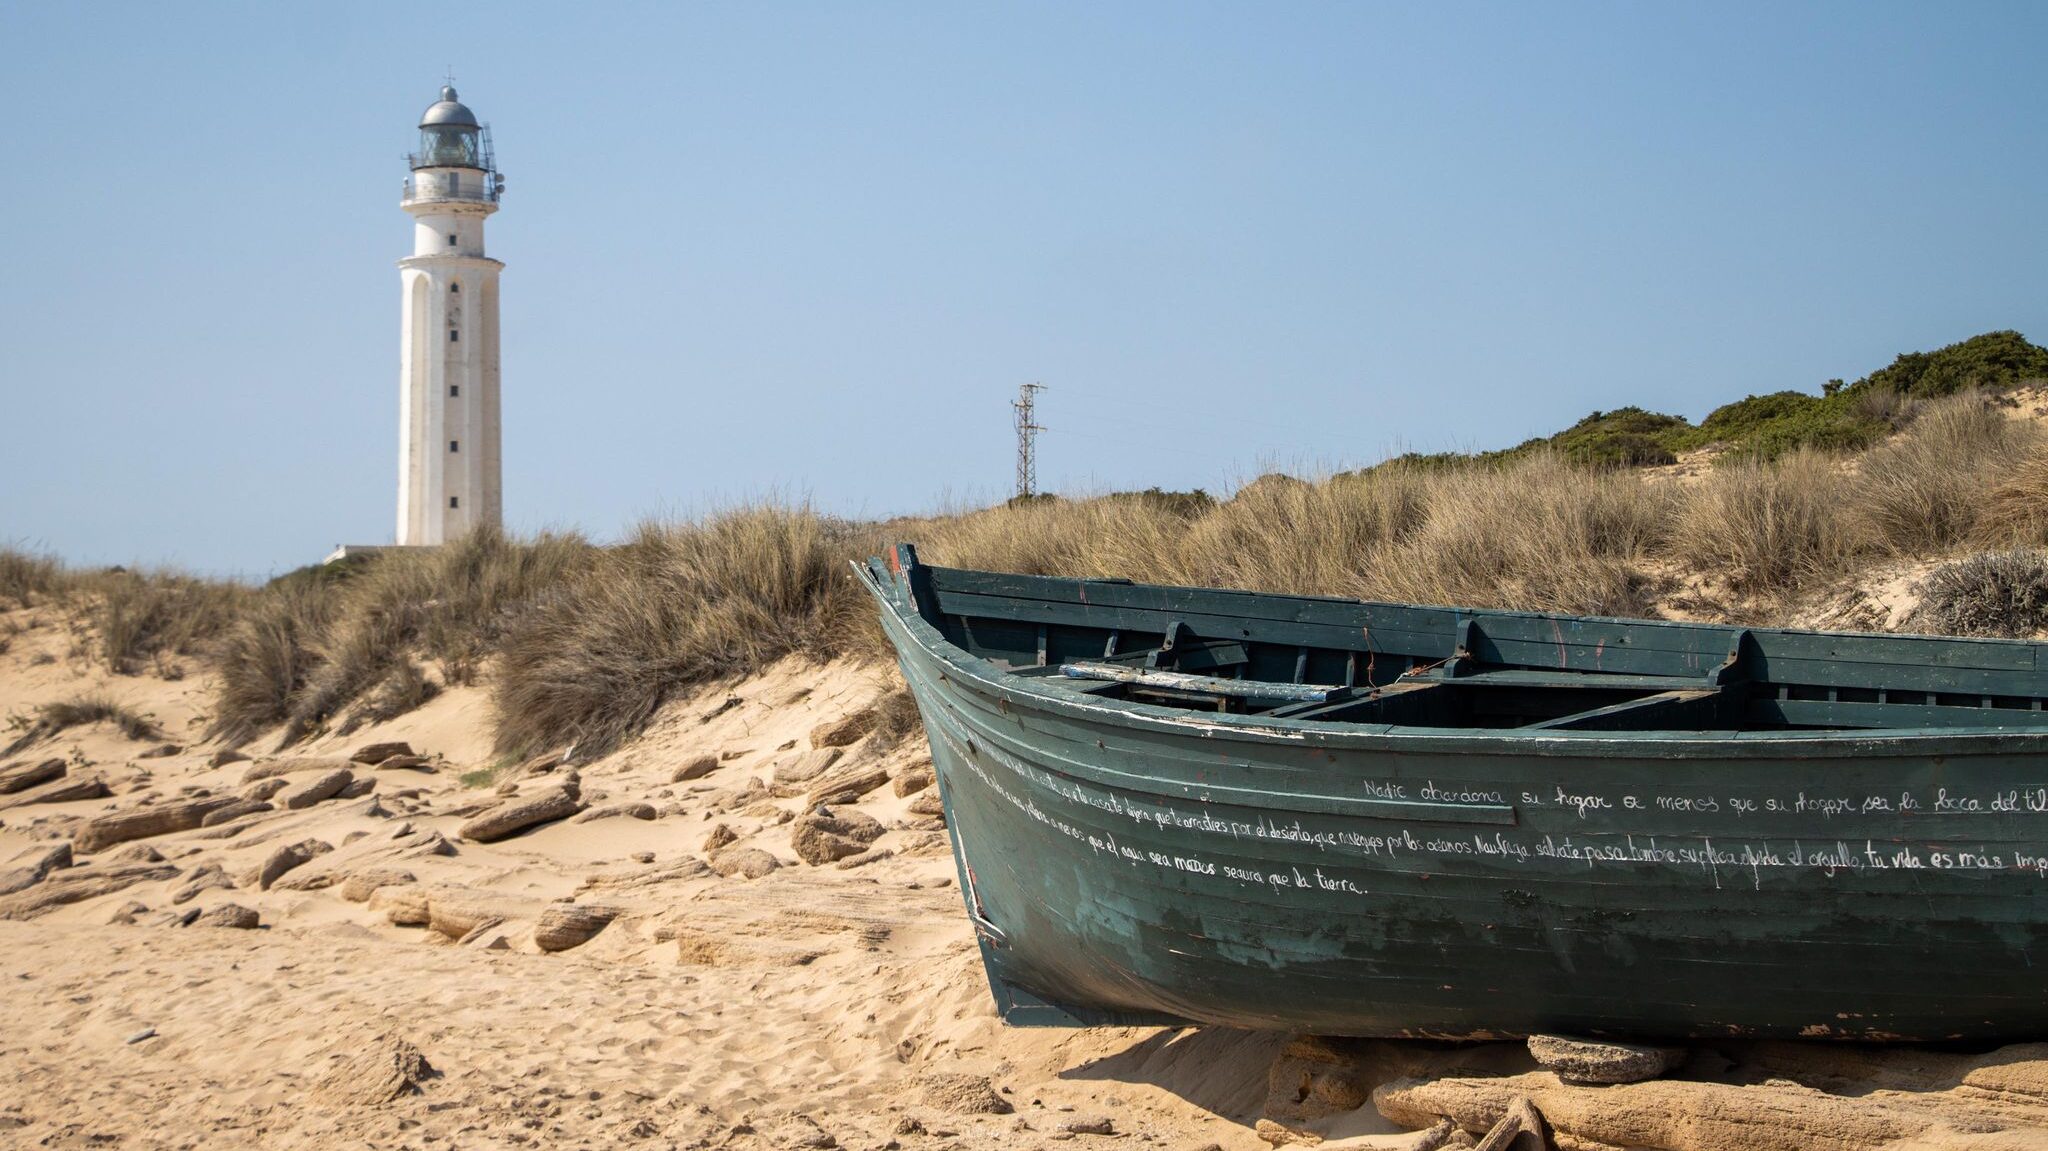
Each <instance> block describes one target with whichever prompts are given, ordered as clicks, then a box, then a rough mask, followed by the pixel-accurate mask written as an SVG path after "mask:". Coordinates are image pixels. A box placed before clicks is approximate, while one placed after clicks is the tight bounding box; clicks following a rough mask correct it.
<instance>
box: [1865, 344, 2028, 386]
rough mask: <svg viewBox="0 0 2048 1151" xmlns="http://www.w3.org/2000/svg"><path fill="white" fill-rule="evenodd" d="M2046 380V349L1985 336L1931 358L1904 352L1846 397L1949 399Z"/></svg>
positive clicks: (1956, 345) (1869, 376) (1925, 353)
mask: <svg viewBox="0 0 2048 1151" xmlns="http://www.w3.org/2000/svg"><path fill="white" fill-rule="evenodd" d="M2042 379H2048V348H2042V347H2038V346H2036V345H2034V344H2031V343H2029V342H2028V341H2027V338H2026V337H2025V336H2022V335H2020V334H2019V333H2018V332H2012V331H2001V332H1986V333H1984V334H1983V335H1981V336H1972V337H1970V338H1969V339H1967V340H1964V341H1962V342H1961V343H1956V344H1950V345H1949V346H1947V347H1945V348H1940V349H1937V350H1935V351H1932V352H1908V353H1906V354H1905V355H1902V356H1900V357H1899V358H1898V359H1896V360H1893V361H1892V363H1891V366H1889V367H1885V368H1880V369H1878V370H1877V371H1875V372H1872V373H1870V375H1868V376H1866V377H1865V378H1863V379H1861V380H1858V381H1856V382H1855V383H1853V384H1851V385H1849V388H1848V390H1849V391H1852V392H1853V391H1857V390H1871V391H1876V390H1883V391H1892V392H1897V393H1899V394H1900V395H1905V396H1918V397H1922V398H1927V397H1934V396H1948V395H1954V394H1955V393H1957V392H1960V391H1964V390H1967V389H1970V388H1986V389H1994V388H2010V387H2013V386H2015V385H2018V384H2023V383H2027V382H2029V381H2035V380H2042Z"/></svg>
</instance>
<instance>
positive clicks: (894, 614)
mask: <svg viewBox="0 0 2048 1151" xmlns="http://www.w3.org/2000/svg"><path fill="white" fill-rule="evenodd" d="M921 566H929V565H921ZM852 567H853V568H854V571H855V573H856V575H857V577H858V578H859V579H860V581H861V583H862V585H863V586H864V587H866V588H867V590H868V592H869V594H871V595H873V596H874V597H875V598H876V599H877V600H878V601H880V603H881V604H882V606H883V608H884V609H885V612H886V618H889V619H893V620H894V621H895V623H896V624H897V625H898V626H900V627H902V628H903V629H904V631H905V633H906V636H907V638H909V639H911V640H912V641H914V642H915V644H916V646H917V647H918V648H919V649H920V650H921V651H923V652H924V653H925V654H926V655H927V656H929V657H931V658H934V659H936V660H938V661H940V662H941V663H943V664H944V665H946V666H947V667H948V668H950V669H951V670H952V671H953V672H954V673H955V674H957V675H959V676H960V677H962V678H964V679H967V680H969V681H972V682H973V683H974V684H975V685H976V687H977V688H978V689H980V690H981V691H982V692H983V693H984V694H988V695H991V696H993V697H995V698H997V699H1000V700H1008V701H1014V702H1019V703H1028V704H1030V705H1035V706H1039V707H1043V708H1046V709H1048V710H1050V711H1053V712H1055V713H1064V714H1066V715H1068V716H1072V717H1075V718H1079V719H1082V720H1092V721H1095V722H1105V723H1111V724H1115V725H1119V726H1125V727H1136V728H1140V729H1143V730H1146V731H1152V732H1157V733H1161V734H1175V735H1182V736H1188V735H1193V736H1197V737H1202V738H1216V737H1219V736H1227V737H1234V738H1239V739H1243V740H1246V741H1249V742H1254V743H1270V744H1278V745H1287V746H1303V745H1309V746H1332V747H1340V748H1348V749H1357V750H1373V751H1412V752H1428V753H1443V754H1486V755H1500V754H1509V753H1512V754H1517V755H1539V756H1573V755H1583V756H1591V757H1597V758H1624V757H1626V758H1653V759H1680V758H1716V757H1718V758H1724V759H1751V758H1767V757H1770V756H1773V755H1785V754H1793V753H1796V754H1797V755H1799V756H1801V757H1807V758H1815V757H1820V756H1825V757H1827V758H1847V757H1850V756H1857V755H1871V754H1876V753H1882V754H1887V755H1929V754H1972V753H1974V754H1998V753H2026V752H2041V751H2048V728H2016V727H2000V726H1997V725H1984V726H1980V727H1962V726H1952V727H1896V728H1853V729H1819V730H1810V731H1700V730H1691V729H1649V730H1626V731H1604V730H1579V729H1570V728H1550V729H1543V730H1542V731H1541V734H1535V733H1533V732H1532V731H1531V730H1530V729H1527V728H1452V727H1428V726H1417V725H1403V724H1381V723H1350V722H1345V721H1342V720H1316V719H1293V718H1286V717H1281V718H1273V717H1269V716H1261V715H1231V716H1229V717H1228V718H1222V717H1220V716H1219V715H1218V714H1217V713H1213V712H1191V711H1187V710H1184V709H1180V708H1171V707H1164V706H1160V705H1156V704H1149V703H1144V702H1140V701H1135V700H1123V699H1114V698H1107V697H1103V696H1100V695H1096V694H1092V693H1089V692H1084V691H1078V690H1075V689H1074V688H1072V687H1068V686H1066V685H1065V683H1064V682H1062V679H1061V677H1057V676H1031V677H1019V676H1017V675H1015V674H1014V673H1013V671H1008V670H1005V669H1003V668H1001V667H999V666H997V665H996V663H995V662H994V661H992V660H988V659H985V658H983V657H981V656H977V655H974V654H973V653H971V652H969V651H967V650H966V649H964V648H961V647H960V646H958V645H957V644H955V643H953V642H952V641H951V640H949V639H947V638H946V636H945V634H944V633H943V632H941V631H940V630H939V629H938V628H937V627H935V626H934V625H933V624H932V623H931V622H930V621H929V620H927V619H925V618H924V616H923V615H922V613H921V612H920V611H919V610H918V607H917V606H916V605H915V604H914V603H913V602H911V600H910V597H909V596H908V595H907V594H901V593H899V592H898V591H897V590H895V587H896V579H895V577H893V576H892V574H891V572H890V570H889V568H887V567H886V566H881V561H880V560H878V559H875V560H869V561H865V562H863V561H859V560H856V561H853V563H852ZM946 570H950V571H961V572H972V571H973V570H974V569H968V568H952V569H946ZM991 574H996V573H991ZM906 578H907V576H906ZM1075 582H1077V583H1107V584H1112V585H1122V586H1137V587H1158V588H1163V589H1166V590H1206V589H1178V588H1173V587H1171V586H1170V585H1146V584H1133V583H1132V582H1131V581H1127V580H1108V581H1103V580H1076V581H1075ZM1215 590H1221V591H1229V592H1232V593H1233V594H1238V595H1246V596H1257V595H1260V594H1262V593H1257V592H1250V591H1244V590H1242V589H1215ZM1281 598H1294V599H1310V600H1316V601H1320V602H1334V603H1344V604H1363V605H1366V606H1371V603H1370V602H1369V601H1362V600H1347V599H1343V598H1341V597H1334V596H1283V597H1281ZM1381 606H1397V607H1398V606H1409V605H1381ZM1441 610H1444V611H1453V612H1463V611H1464V609H1456V608H1442V609H1441ZM1476 614H1485V615H1495V616H1515V617H1520V618H1525V619H1547V620H1594V619H1597V620H1600V621H1602V622H1614V623H1655V622H1660V621H1650V620H1634V621H1631V620H1622V619H1610V618H1609V617H1592V616H1569V615H1561V614H1555V613H1544V612H1510V611H1498V612H1496V611H1490V610H1489V611H1485V612H1483V613H1476ZM1675 622H1681V623H1683V624H1685V625H1686V626H1692V627H1701V628H1716V629H1725V630H1729V631H1731V632H1739V631H1742V630H1751V631H1770V632H1778V633H1786V634H1797V635H1815V636H1842V637H1847V638H1872V639H1887V640H1897V639H1938V640H1943V641H1950V640H1953V641H1954V642H1958V643H1976V644H1991V645H1996V646H2003V647H2012V646H2024V645H2026V643H2027V641H2022V640H2001V639H1984V638H1980V637H1965V636H1957V637H1950V636H1904V635H1890V634H1886V633H1871V632H1846V631H1845V632H1835V631H1817V630H1810V629H1794V628H1774V629H1742V628H1734V627H1731V626H1730V625H1719V624H1698V623H1688V622H1686V621H1675ZM899 646H900V645H899Z"/></svg>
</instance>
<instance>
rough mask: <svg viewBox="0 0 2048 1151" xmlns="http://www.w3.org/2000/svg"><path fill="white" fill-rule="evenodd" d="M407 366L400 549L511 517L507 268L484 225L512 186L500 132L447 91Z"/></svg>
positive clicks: (412, 260) (406, 280)
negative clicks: (494, 141)
mask: <svg viewBox="0 0 2048 1151" xmlns="http://www.w3.org/2000/svg"><path fill="white" fill-rule="evenodd" d="M407 159H408V160H409V161H410V163H411V167H412V174H411V175H410V176H408V177H407V178H406V181H405V199H404V200H403V202H402V203H403V206H404V208H405V210H406V212H407V213H409V214H410V215H411V216H412V218H413V243H412V255H410V256H408V257H406V258H405V259H403V260H400V261H399V262H398V267H399V280H400V283H401V284H402V285H403V286H404V302H405V316H404V320H403V323H402V331H403V333H404V339H403V345H404V360H403V362H402V363H401V365H400V368H399V377H398V379H399V386H398V393H399V409H398V542H399V544H400V545H409V544H410V545H418V544H439V543H445V542H447V541H449V540H453V539H456V538H458V537H460V536H461V535H462V534H463V533H465V532H467V531H469V530H471V529H472V528H478V527H496V526H498V525H499V524H501V523H502V522H503V520H504V496H503V493H502V490H501V486H500V481H499V460H498V439H499V431H498V419H499V415H498V272H499V270H500V269H502V268H503V267H504V266H505V265H504V264H502V263H500V262H499V261H497V260H493V259H491V258H490V257H488V256H486V255H484V219H485V217H488V216H489V215H490V214H491V213H492V212H495V211H497V210H498V197H499V196H500V195H501V194H503V192H504V190H505V178H504V177H503V176H502V175H500V174H499V172H498V170H497V166H496V164H495V163H494V162H493V158H492V156H491V130H490V129H489V128H488V127H486V126H484V125H481V124H478V123H477V119H476V114H475V113H473V112H471V111H470V110H469V109H468V108H466V107H464V106H463V105H462V104H461V103H460V102H459V101H457V100H456V98H455V89H454V88H453V87H447V88H443V89H441V98H440V99H439V100H438V101H436V102H434V103H433V104H432V105H430V106H429V107H428V108H427V111H426V114H425V115H423V116H421V117H420V150H419V151H418V152H416V153H414V154H413V155H411V156H410V157H408V158H407Z"/></svg>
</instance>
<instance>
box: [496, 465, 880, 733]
mask: <svg viewBox="0 0 2048 1151" xmlns="http://www.w3.org/2000/svg"><path fill="white" fill-rule="evenodd" d="M867 550H870V549H869V548H868V547H867V546H866V545H865V544H864V543H863V541H862V540H861V539H860V538H859V537H858V535H857V533H856V531H855V530H854V529H853V528H851V527H849V526H848V525H845V524H842V523H839V522H836V521H833V520H830V519H827V518H825V517H822V516H819V515H818V514H816V513H815V512H813V511H811V510H810V509H809V508H807V507H793V508H792V507H777V506H773V505H766V504H762V505H755V506H751V507H743V508H739V509H736V510H734V511H730V512H726V513H724V514H721V515H717V516H713V517H711V518H709V519H707V520H704V521H702V522H699V523H684V524H647V525H644V526H642V527H641V529H640V530H639V532H638V533H637V534H636V535H635V536H634V538H633V539H632V540H630V541H628V542H627V543H625V544H623V545H621V546H620V547H618V548H616V549H612V550H609V551H606V552H604V553H602V554H601V555H599V556H598V557H597V558H596V561H595V562H594V563H593V564H592V565H591V567H590V568H589V570H588V571H586V572H584V573H582V574H581V575H580V577H579V578H577V579H574V580H572V581H569V582H568V583H567V584H566V585H565V586H564V587H563V588H562V590H561V592H560V593H559V594H557V595H554V596H551V597H549V598H548V599H546V600H545V601H544V602H541V603H537V604H536V605H534V607H533V610H531V611H529V612H527V613H525V614H524V615H523V616H521V617H520V618H519V619H518V620H517V621H516V623H515V624H514V626H513V627H512V628H511V629H510V630H509V631H508V632H507V634H506V635H505V639H504V644H503V647H502V649H501V666H500V668H499V672H498V677H497V681H496V683H495V685H494V689H493V694H492V698H493V703H494V706H495V709H496V713H497V727H498V732H497V743H498V749H499V750H500V751H501V752H504V753H506V754H508V755H527V754H531V753H532V752H534V751H536V750H539V749H542V748H545V747H559V746H561V745H562V744H564V743H571V742H573V743H575V745H576V747H577V754H578V755H579V756H580V755H584V754H589V753H599V754H601V753H602V752H603V751H605V750H607V749H609V748H612V747H614V746H616V745H617V744H618V743H619V742H621V741H622V740H624V739H625V738H626V737H627V736H629V735H631V734H632V733H634V732H636V731H638V730H639V729H640V727H641V726H642V725H644V724H645V723H646V722H647V720H648V719H649V718H650V717H651V716H652V715H653V714H654V712H655V709H656V708H658V707H660V706H661V704H662V702H663V701H664V700H666V699H667V698H669V696H670V695H671V694H672V693H674V692H675V691H677V690H678V689H680V688H684V687H688V686H690V685H693V684H697V683H702V682H705V681H707V680H711V679H715V678H718V677H722V676H730V675H742V674H746V673H748V672H752V671H757V670H759V669H761V668H763V667H766V666H767V665H768V664H769V663H772V662H774V661H775V660H777V659H780V658H782V657H783V656H785V655H790V654H804V655H810V656H814V657H817V658H821V659H822V658H828V657H830V656H833V655H837V654H840V653H841V652H844V651H847V650H850V649H851V648H853V647H854V646H856V645H857V644H858V643H859V642H860V641H859V637H860V635H861V633H862V632H863V631H865V630H871V629H872V628H873V627H874V623H873V621H872V620H871V619H870V617H869V610H870V609H869V605H868V603H867V602H866V596H865V594H864V593H862V592H861V591H860V590H859V588H857V587H856V586H855V585H854V582H853V576H852V573H851V571H850V570H849V569H848V567H847V561H848V560H849V559H850V558H852V557H853V556H855V555H858V554H863V553H864V552H866V551H867Z"/></svg>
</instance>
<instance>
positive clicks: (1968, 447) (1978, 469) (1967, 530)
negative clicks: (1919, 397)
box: [1850, 392, 2041, 555]
mask: <svg viewBox="0 0 2048 1151" xmlns="http://www.w3.org/2000/svg"><path fill="white" fill-rule="evenodd" d="M2040 443H2041V436H2040V433H2039V432H2038V431H2037V430H2035V429H2034V427H2033V426H2032V425H2029V424H2024V423H2021V422H2019V421H2016V420H2011V419H2008V418H2006V416H2005V414H2004V413H2003V412H2002V411H2000V410H1999V409H1998V408H1997V407H1996V406H1995V405H1994V404H1993V403H1992V402H1991V400H1990V399H1989V398H1988V397H1986V396H1984V395H1982V394H1981V393H1977V392H1964V393H1960V394H1958V395H1954V396H1949V397H1946V398H1943V399H1940V400H1935V401H1932V402H1930V403H1928V404H1927V405H1926V406H1925V407H1924V408H1923V409H1922V410H1921V412H1920V414H1919V416H1918V417H1917V418H1916V419H1915V420H1914V421H1913V424H1912V426H1911V427H1910V428H1908V429H1907V430H1906V431H1905V432H1904V433H1902V434H1901V435H1899V436H1897V437H1894V438H1893V439H1892V440H1890V441H1888V442H1886V443H1883V444H1880V445H1878V446H1877V447H1875V448H1873V449H1871V451H1870V452H1869V453H1868V454H1866V455H1865V456H1864V457H1863V460H1862V470H1861V474H1860V478H1859V479H1858V480H1857V482H1856V491H1855V499H1854V503H1853V506H1852V508H1851V509H1850V515H1851V518H1852V519H1854V520H1855V521H1856V522H1857V523H1858V524H1859V525H1860V526H1861V527H1862V529H1863V531H1864V533H1865V534H1866V535H1867V536H1868V538H1869V540H1870V542H1871V544H1872V545H1873V546H1875V547H1878V548H1881V549H1883V550H1885V551H1888V552H1891V553H1892V554H1894V555H1927V554H1930V553H1935V554H1938V553H1940V552H1942V551H1945V550H1947V549H1949V548H1952V547H1954V546H1956V545H1957V544H1959V543H1961V542H1963V540H1965V539H1966V538H1969V537H1970V536H1971V535H1972V534H1973V529H1974V528H1975V526H1976V522H1977V519H1978V517H1979V515H1980V513H1981V511H1982V509H1983V506H1984V503H1985V491H1986V489H1987V488H1988V487H1989V486H1991V484H1993V483H1995V482H1996V480H1997V478H1998V477H2001V476H2008V475H2010V474H2011V473H2012V472H2013V470H2014V469H2015V468H2016V467H2017V466H2018V465H2019V464H2020V462H2021V461H2022V460H2024V459H2026V458H2028V452H2029V450H2030V449H2033V448H2036V447H2037V446H2039V444H2040Z"/></svg>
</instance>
